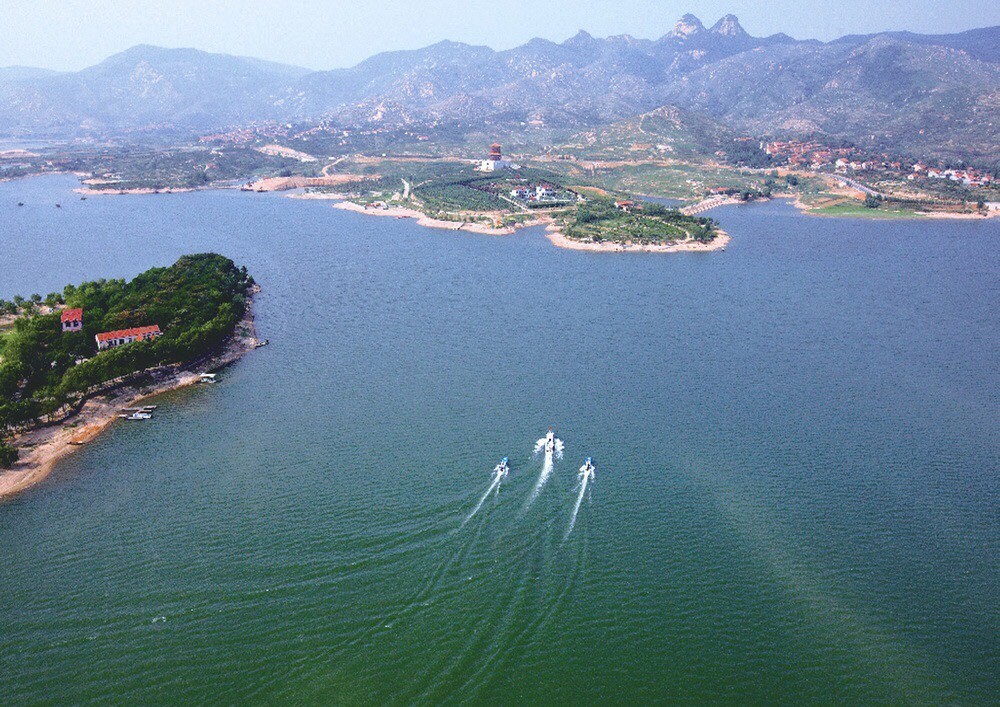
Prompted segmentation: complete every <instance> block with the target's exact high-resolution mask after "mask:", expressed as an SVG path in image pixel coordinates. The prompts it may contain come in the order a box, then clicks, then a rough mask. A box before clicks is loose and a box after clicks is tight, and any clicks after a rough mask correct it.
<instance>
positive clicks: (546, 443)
mask: <svg viewBox="0 0 1000 707" xmlns="http://www.w3.org/2000/svg"><path fill="white" fill-rule="evenodd" d="M563 449H564V445H563V441H562V440H561V439H558V438H557V437H556V436H555V435H553V434H552V431H551V430H550V431H549V433H548V434H547V435H546V436H544V437H542V438H541V439H540V440H538V442H537V444H535V452H534V453H535V455H538V454H540V453H542V452H544V454H545V458H544V459H543V460H542V472H541V473H540V474H539V475H538V481H537V482H535V488H533V489H532V490H531V495H530V496H528V500H527V502H526V503H525V504H524V510H528V509H529V508H531V504H532V503H534V502H535V499H537V498H538V494H540V493H541V492H542V488H544V486H545V484H546V483H547V482H548V480H549V476H551V475H552V467H553V466H554V465H555V462H556V461H558V460H560V459H562V457H563Z"/></svg>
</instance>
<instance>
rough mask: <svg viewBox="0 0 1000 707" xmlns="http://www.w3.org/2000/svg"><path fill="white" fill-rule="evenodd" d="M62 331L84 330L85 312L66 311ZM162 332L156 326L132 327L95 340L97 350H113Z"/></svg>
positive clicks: (78, 310)
mask: <svg viewBox="0 0 1000 707" xmlns="http://www.w3.org/2000/svg"><path fill="white" fill-rule="evenodd" d="M61 320H62V330H63V331H64V332H78V331H81V330H82V329H83V310H82V309H79V308H69V309H64V310H63V311H62V315H61ZM161 334H162V332H161V331H160V327H159V326H158V325H156V324H153V325H151V326H140V327H132V328H130V329H117V330H115V331H102V332H101V333H100V334H97V335H96V336H95V337H94V338H95V339H96V340H97V350H98V351H104V350H105V349H113V348H115V347H116V346H124V345H125V344H132V343H134V342H136V341H148V340H150V339H155V338H156V337H158V336H160V335H161Z"/></svg>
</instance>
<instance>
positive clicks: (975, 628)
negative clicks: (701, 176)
mask: <svg viewBox="0 0 1000 707" xmlns="http://www.w3.org/2000/svg"><path fill="white" fill-rule="evenodd" d="M74 185H75V182H74V180H72V179H68V178H62V177H56V178H41V179H32V180H27V181H18V182H12V183H7V184H2V185H0V297H10V296H12V295H13V294H15V293H21V294H24V295H28V294H30V293H32V292H39V293H41V294H43V295H44V294H45V293H46V292H48V291H50V290H54V289H61V288H62V286H63V285H64V284H66V283H67V282H79V281H81V280H84V279H92V278H97V277H131V276H133V275H135V274H137V273H139V272H141V271H142V270H144V269H146V268H149V267H151V266H157V265H167V264H170V263H172V262H173V261H174V260H175V259H176V258H177V257H178V256H179V255H181V254H183V253H190V252H199V251H217V252H220V253H223V254H225V255H227V256H229V257H232V258H233V259H234V260H236V261H237V262H238V263H240V264H246V265H247V267H248V268H249V269H250V270H251V272H252V273H253V274H254V275H255V277H256V278H257V279H258V281H259V282H260V284H261V285H262V286H263V288H264V289H263V293H262V294H261V296H260V297H259V300H258V327H259V330H260V333H261V335H262V336H264V337H267V338H269V339H270V340H271V342H272V343H271V346H269V347H267V348H264V349H261V350H259V351H256V352H254V353H253V354H251V355H249V356H248V357H246V358H245V359H244V360H243V361H241V362H240V363H238V364H237V365H236V366H234V367H232V368H230V369H228V370H226V371H225V372H224V373H223V374H222V376H220V382H219V383H218V384H217V385H215V386H204V387H200V388H198V389H196V390H187V391H183V392H178V393H174V394H170V395H166V396H163V397H162V398H161V399H159V400H158V401H157V402H158V403H159V405H160V409H159V410H158V412H157V416H156V418H155V419H154V420H153V421H151V422H150V423H146V424H132V425H128V424H120V425H116V426H115V427H114V428H113V429H112V430H111V431H110V432H109V433H108V434H106V435H104V436H103V437H101V438H100V439H99V440H98V441H96V442H95V443H94V444H92V445H89V446H88V447H86V448H85V449H83V450H82V451H81V452H79V453H77V454H76V455H74V456H73V457H71V458H70V459H69V460H68V461H66V462H65V463H63V464H62V465H61V466H60V467H59V468H58V469H57V471H56V473H55V474H53V476H52V477H50V479H49V480H48V481H47V482H45V483H44V484H42V485H40V486H38V487H37V488H35V489H34V490H32V491H31V492H29V493H26V494H24V495H22V496H20V497H18V498H17V499H15V500H13V501H11V502H9V503H5V504H3V505H2V506H0V568H2V571H0V607H2V609H0V701H2V702H3V703H6V704H17V703H23V702H39V701H56V702H91V701H94V702H104V701H108V700H113V701H129V702H136V703H160V702H162V703H176V702H212V703H234V702H235V703H270V702H274V701H292V702H317V701H326V702H328V701H335V702H340V703H349V704H350V703H412V702H418V703H430V704H435V703H440V702H469V703H520V702H534V703H565V704H578V703H581V702H591V703H592V702H599V701H601V702H630V703H640V702H705V701H712V702H726V703H748V702H757V703H759V702H770V703H775V702H782V703H801V702H850V703H871V702H893V703H899V702H917V703H933V704H940V703H942V702H960V703H982V704H985V703H991V702H994V701H995V700H996V696H997V694H998V692H1000V639H998V636H1000V610H998V607H1000V514H998V501H1000V483H998V468H1000V399H998V395H1000V393H998V391H1000V358H998V356H997V351H998V350H1000V313H998V312H1000V310H998V308H997V302H1000V278H998V273H1000V258H998V256H997V251H998V236H1000V224H997V223H996V222H993V223H992V224H982V223H960V222H921V223H900V222H863V221H854V220H827V219H817V218H808V217H803V216H801V215H799V214H798V213H796V212H795V211H794V210H793V209H792V208H790V207H789V206H788V205H786V204H783V203H772V204H767V205H761V206H754V207H731V208H728V209H726V210H720V211H719V212H717V217H718V218H719V219H720V220H721V221H722V223H723V226H724V227H725V228H726V229H727V230H728V231H729V232H730V233H731V234H732V235H733V236H734V240H733V243H732V245H731V246H730V247H729V248H728V249H727V252H725V253H716V254H685V255H672V256H656V255H653V256H648V255H625V256H615V255H608V254H589V253H580V252H571V251H563V250H558V249H555V248H553V247H551V246H550V245H549V244H548V242H547V241H546V240H545V239H544V237H543V236H542V234H541V232H540V231H538V230H533V231H525V232H521V233H519V234H517V235H515V236H511V237H506V238H496V237H488V236H474V235H468V234H454V233H449V232H443V231H431V230H425V229H422V228H420V227H418V226H416V225H415V224H413V223H411V222H409V221H397V220H389V219H373V218H368V217H364V216H359V215H356V214H350V213H344V212H338V211H335V210H333V209H331V208H330V206H329V204H325V203H320V202H302V201H293V200H289V199H284V198H281V197H278V196H263V195H248V194H241V193H238V192H205V193H196V194H184V195H160V196H148V197H145V196H135V197H104V198H96V197H94V198H90V199H88V200H87V201H85V202H84V201H80V200H79V199H78V198H77V197H75V196H73V195H72V194H71V193H70V189H71V188H72V187H73V186H74ZM19 200H20V201H24V202H25V204H26V205H25V206H24V207H22V208H17V207H16V206H15V204H16V202H17V201H19ZM57 201H58V202H61V203H62V205H63V208H61V209H55V208H54V206H53V204H54V203H55V202H57ZM549 425H553V426H555V427H556V429H557V430H558V432H559V436H560V437H562V438H563V439H564V440H565V444H566V457H565V459H564V460H563V461H561V462H558V463H557V464H556V465H555V469H554V472H553V474H552V476H551V478H550V479H549V481H548V483H547V484H546V485H545V486H544V488H543V489H542V490H541V492H540V494H539V495H538V498H537V500H536V501H535V502H534V503H533V504H530V505H528V504H527V500H528V497H529V495H530V493H531V490H532V488H533V487H534V486H535V483H536V481H537V479H538V476H539V472H540V470H541V461H540V460H538V459H532V458H531V450H532V447H533V445H534V441H535V440H536V439H538V438H539V437H541V436H542V435H543V434H544V432H545V430H546V428H547V427H548V426H549ZM503 455H509V456H510V458H511V461H512V467H513V470H512V472H511V476H510V478H509V480H508V481H507V482H506V483H504V484H503V485H502V486H501V488H500V492H499V495H495V496H491V497H490V498H489V499H488V500H487V501H486V503H485V504H484V505H483V507H482V510H480V511H479V513H478V514H477V515H476V516H475V517H474V518H472V519H471V520H470V521H469V522H467V523H465V524H464V525H463V520H464V519H465V518H466V516H467V515H468V513H469V512H470V511H471V510H472V508H473V507H474V506H475V504H476V502H477V501H478V500H479V498H480V497H481V495H482V493H483V492H484V491H485V490H486V487H487V486H488V484H489V482H490V469H491V468H492V467H493V465H494V464H496V462H497V460H498V459H499V457H501V456H503ZM588 455H590V456H593V457H594V460H595V462H596V464H597V467H598V469H597V478H596V480H595V481H594V483H593V484H592V486H591V488H590V490H589V491H588V493H587V494H586V496H585V498H584V499H583V502H582V505H581V508H580V512H579V517H578V519H577V522H576V526H575V528H574V529H573V531H572V533H570V534H568V535H567V529H568V524H569V520H570V513H571V511H572V508H573V505H574V503H575V501H576V493H575V490H574V488H575V485H576V469H577V468H578V467H579V465H580V463H581V462H582V460H583V458H584V457H585V456H588Z"/></svg>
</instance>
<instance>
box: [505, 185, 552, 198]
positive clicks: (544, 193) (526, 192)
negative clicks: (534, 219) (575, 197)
mask: <svg viewBox="0 0 1000 707" xmlns="http://www.w3.org/2000/svg"><path fill="white" fill-rule="evenodd" d="M510 198H511V199H516V200H517V201H558V194H557V193H556V188H555V187H554V186H553V185H551V184H545V183H542V184H538V185H536V186H535V187H534V188H532V187H530V186H528V185H525V186H522V187H515V188H513V189H511V190H510Z"/></svg>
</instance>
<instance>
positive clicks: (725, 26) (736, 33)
mask: <svg viewBox="0 0 1000 707" xmlns="http://www.w3.org/2000/svg"><path fill="white" fill-rule="evenodd" d="M712 33H713V34H721V35H723V36H725V37H746V36H749V35H747V31H746V30H745V29H743V25H741V24H740V20H739V18H738V17H736V15H726V16H725V17H723V18H722V19H721V20H719V21H718V22H716V23H715V25H714V26H713V27H712Z"/></svg>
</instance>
